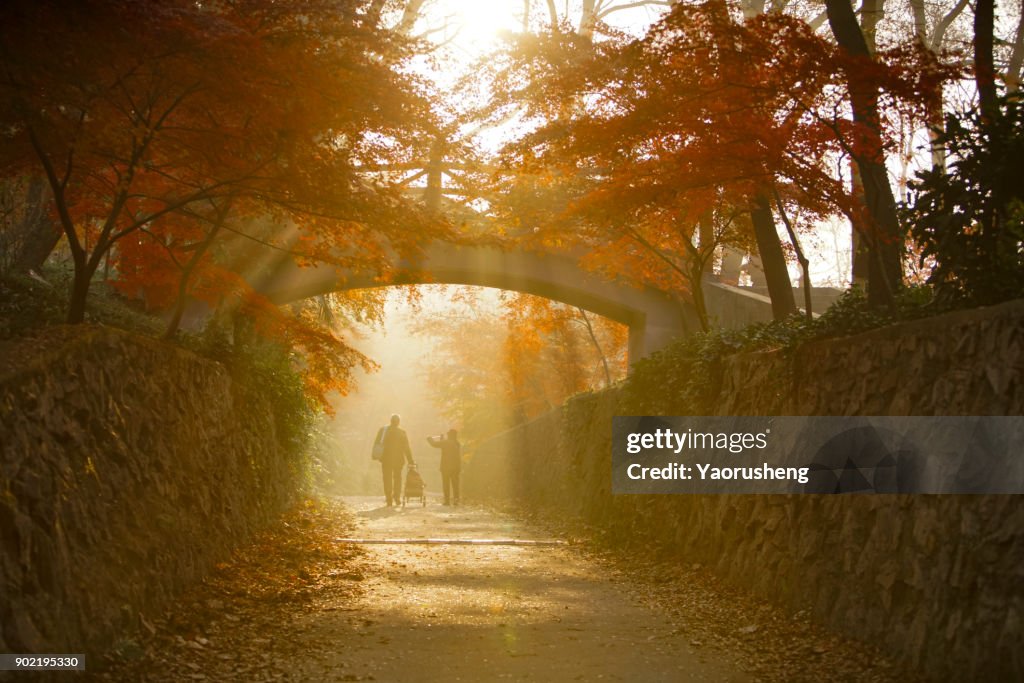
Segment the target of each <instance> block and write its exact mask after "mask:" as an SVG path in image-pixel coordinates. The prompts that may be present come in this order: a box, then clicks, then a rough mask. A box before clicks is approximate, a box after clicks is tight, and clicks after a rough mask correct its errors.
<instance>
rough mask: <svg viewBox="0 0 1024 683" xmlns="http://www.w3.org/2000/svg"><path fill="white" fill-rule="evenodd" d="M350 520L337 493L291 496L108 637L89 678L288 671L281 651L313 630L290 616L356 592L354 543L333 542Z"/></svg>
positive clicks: (304, 644) (338, 604)
mask: <svg viewBox="0 0 1024 683" xmlns="http://www.w3.org/2000/svg"><path fill="white" fill-rule="evenodd" d="M353 527H354V521H353V518H352V514H351V512H349V511H348V510H347V509H346V508H345V507H344V505H342V504H341V503H339V502H336V501H330V500H304V501H302V502H300V503H298V504H297V505H295V506H294V507H293V508H292V509H290V510H289V511H288V512H286V513H285V514H284V515H283V516H282V518H281V520H280V521H279V522H278V523H276V524H275V525H273V526H272V527H271V528H269V529H267V530H266V531H264V532H262V533H259V534H257V535H256V537H255V538H253V539H252V541H251V542H249V543H246V544H243V545H242V546H241V547H239V548H238V549H237V550H236V551H235V552H234V553H233V554H232V555H231V557H230V558H227V559H225V560H224V561H222V562H219V563H217V564H216V565H215V566H214V567H213V569H212V571H211V572H210V573H209V574H208V576H207V577H206V578H205V579H204V580H203V581H202V582H200V583H199V584H197V585H196V586H194V587H193V588H191V589H189V590H187V591H186V592H185V593H184V594H182V595H181V596H179V598H178V599H177V600H175V601H174V603H173V604H172V605H170V606H169V607H168V608H167V610H166V611H165V612H164V613H163V614H161V615H141V614H140V615H139V623H140V628H139V629H138V632H137V633H136V634H134V635H130V636H127V637H125V638H123V639H122V640H121V641H120V642H119V643H117V644H116V645H115V647H114V648H113V649H112V651H111V652H109V653H108V654H107V655H106V656H105V658H104V660H105V661H104V662H103V665H102V667H101V668H99V670H94V671H93V672H91V673H90V675H89V678H90V679H91V680H97V681H188V680H199V681H201V680H210V681H224V680H237V681H286V680H297V679H296V678H295V676H294V672H293V670H292V667H290V666H289V665H288V661H289V660H292V659H293V658H302V657H305V656H307V654H308V652H309V646H310V637H311V636H314V635H315V634H309V633H306V632H304V630H303V629H304V627H303V626H301V623H302V620H301V618H300V617H302V616H303V615H306V614H309V613H310V612H316V611H319V610H322V611H333V610H340V609H348V608H349V606H350V605H351V604H352V602H353V598H355V597H356V596H357V595H358V594H359V593H360V592H361V588H360V582H361V581H362V580H363V577H364V574H365V573H366V570H365V567H363V566H362V564H361V558H362V556H363V554H364V553H363V550H362V549H361V548H359V547H358V546H354V545H345V544H339V543H335V542H334V539H335V538H338V537H339V536H345V535H347V534H348V533H349V532H351V530H352V528H353ZM299 636H301V638H300V637H299ZM300 643H301V645H300ZM323 646H324V647H325V648H329V647H330V646H331V644H330V643H326V642H325V643H323ZM91 668H92V667H91V666H90V669H91Z"/></svg>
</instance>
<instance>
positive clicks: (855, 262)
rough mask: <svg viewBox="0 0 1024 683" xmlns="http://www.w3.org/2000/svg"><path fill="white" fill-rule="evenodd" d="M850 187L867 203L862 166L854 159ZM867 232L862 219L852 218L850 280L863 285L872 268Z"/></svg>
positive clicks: (857, 196)
mask: <svg viewBox="0 0 1024 683" xmlns="http://www.w3.org/2000/svg"><path fill="white" fill-rule="evenodd" d="M850 189H851V192H852V193H853V196H854V197H855V198H856V199H858V200H859V201H861V202H862V203H864V204H867V200H865V199H864V182H863V181H862V180H861V179H860V168H859V167H858V166H857V162H856V161H855V160H853V159H850ZM866 233H867V230H866V226H864V225H863V224H862V221H860V220H858V219H856V218H851V219H850V282H851V284H855V285H861V286H866V285H867V283H868V273H869V272H870V270H871V268H870V263H871V255H870V254H869V253H868V245H867V241H866V240H865V239H864V235H865V234H866Z"/></svg>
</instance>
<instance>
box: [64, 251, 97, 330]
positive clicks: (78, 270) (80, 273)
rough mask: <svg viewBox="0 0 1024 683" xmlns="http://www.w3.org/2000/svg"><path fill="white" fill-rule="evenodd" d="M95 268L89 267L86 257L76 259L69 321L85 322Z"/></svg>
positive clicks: (70, 322)
mask: <svg viewBox="0 0 1024 683" xmlns="http://www.w3.org/2000/svg"><path fill="white" fill-rule="evenodd" d="M93 272H94V269H92V268H90V267H89V263H88V262H87V261H85V259H78V258H76V259H75V277H74V280H72V285H71V298H70V300H69V301H68V316H67V323H68V324H69V325H78V324H80V323H84V322H85V309H86V301H87V300H88V297H89V286H90V285H91V284H92V274H93Z"/></svg>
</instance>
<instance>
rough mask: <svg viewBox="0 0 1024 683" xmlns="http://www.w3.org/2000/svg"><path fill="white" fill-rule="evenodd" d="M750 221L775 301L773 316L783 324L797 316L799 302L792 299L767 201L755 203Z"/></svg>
mask: <svg viewBox="0 0 1024 683" xmlns="http://www.w3.org/2000/svg"><path fill="white" fill-rule="evenodd" d="M750 219H751V222H753V224H754V237H755V238H756V239H757V250H758V252H760V254H761V266H762V268H764V277H765V280H766V282H767V284H768V296H769V297H771V300H772V315H773V316H774V317H775V319H776V320H782V319H783V318H785V317H787V316H790V315H792V314H793V313H796V300H795V299H794V298H793V283H792V282H790V280H789V268H787V267H786V256H785V254H784V253H783V252H782V243H781V242H780V241H779V233H778V231H777V230H776V229H775V219H774V218H773V217H772V207H771V203H770V202H769V201H768V198H767V197H764V196H759V197H758V198H757V199H756V200H755V201H754V204H753V206H752V207H751V209H750Z"/></svg>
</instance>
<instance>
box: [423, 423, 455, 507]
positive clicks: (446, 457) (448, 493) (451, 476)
mask: <svg viewBox="0 0 1024 683" xmlns="http://www.w3.org/2000/svg"><path fill="white" fill-rule="evenodd" d="M427 443H429V444H430V445H431V446H433V447H434V448H440V449H441V483H442V487H443V488H444V504H445V505H458V504H459V473H460V472H461V470H462V444H460V443H459V439H458V432H456V431H455V430H454V429H449V430H448V435H447V437H445V436H438V437H433V436H428V437H427Z"/></svg>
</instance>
